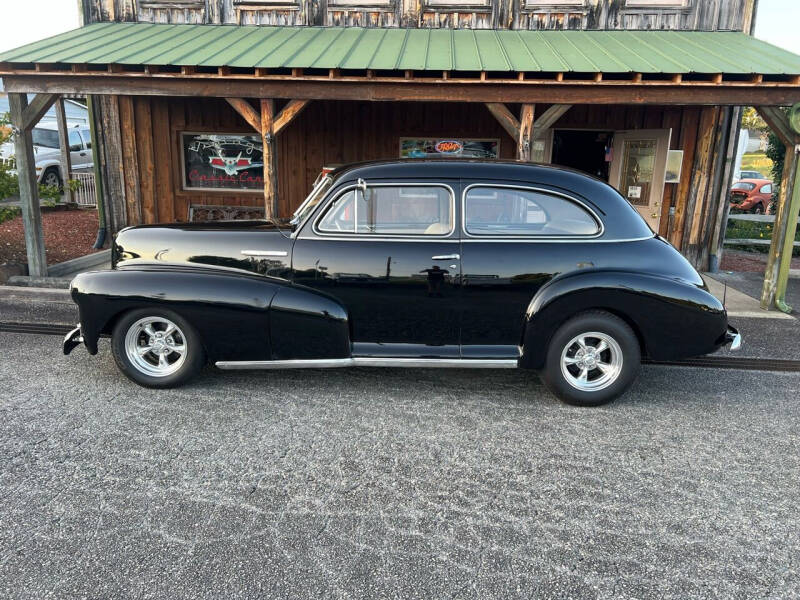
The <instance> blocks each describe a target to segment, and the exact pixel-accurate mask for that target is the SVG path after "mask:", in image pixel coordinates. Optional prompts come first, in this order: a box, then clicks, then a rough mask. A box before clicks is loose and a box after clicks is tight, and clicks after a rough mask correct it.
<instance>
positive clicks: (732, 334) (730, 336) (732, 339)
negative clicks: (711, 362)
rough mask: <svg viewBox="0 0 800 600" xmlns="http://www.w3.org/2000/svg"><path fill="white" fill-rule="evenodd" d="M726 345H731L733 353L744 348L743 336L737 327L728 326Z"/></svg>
mask: <svg viewBox="0 0 800 600" xmlns="http://www.w3.org/2000/svg"><path fill="white" fill-rule="evenodd" d="M725 340H726V342H725V345H728V344H730V345H731V352H736V351H737V350H739V348H741V347H742V334H741V333H739V330H738V329H736V328H735V327H731V326H730V325H728V333H727V334H725Z"/></svg>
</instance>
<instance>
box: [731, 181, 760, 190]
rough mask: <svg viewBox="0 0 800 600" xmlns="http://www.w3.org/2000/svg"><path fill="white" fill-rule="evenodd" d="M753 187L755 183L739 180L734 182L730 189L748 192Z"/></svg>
mask: <svg viewBox="0 0 800 600" xmlns="http://www.w3.org/2000/svg"><path fill="white" fill-rule="evenodd" d="M755 187H756V184H754V183H747V182H744V181H740V182H739V183H734V184H733V187H732V188H731V189H733V190H744V191H746V192H749V191H752V190H754V189H755Z"/></svg>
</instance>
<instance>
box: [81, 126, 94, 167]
mask: <svg viewBox="0 0 800 600" xmlns="http://www.w3.org/2000/svg"><path fill="white" fill-rule="evenodd" d="M80 131H81V137H82V138H83V148H84V150H83V152H84V154H83V155H82V156H81V158H82V159H83V163H82V164H83V166H82V167H81V168H83V169H87V170H88V169H93V168H94V154H93V153H92V132H91V131H90V130H89V129H81V130H80Z"/></svg>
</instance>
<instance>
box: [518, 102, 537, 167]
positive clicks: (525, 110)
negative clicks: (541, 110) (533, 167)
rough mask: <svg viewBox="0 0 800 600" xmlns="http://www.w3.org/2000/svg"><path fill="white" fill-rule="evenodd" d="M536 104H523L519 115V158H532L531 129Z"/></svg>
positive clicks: (528, 159)
mask: <svg viewBox="0 0 800 600" xmlns="http://www.w3.org/2000/svg"><path fill="white" fill-rule="evenodd" d="M534 109H535V105H533V104H523V105H522V109H521V110H520V115H519V137H518V138H517V160H522V161H526V162H527V161H530V160H531V130H532V129H533V113H534Z"/></svg>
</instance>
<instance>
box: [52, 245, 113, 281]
mask: <svg viewBox="0 0 800 600" xmlns="http://www.w3.org/2000/svg"><path fill="white" fill-rule="evenodd" d="M110 262H111V249H110V248H109V249H108V250H101V251H100V252H94V253H92V254H87V255H85V256H79V257H78V258H73V259H72V260H65V261H64V262H62V263H58V264H55V265H51V266H49V267H47V275H48V278H50V277H66V276H68V275H72V274H75V273H80V272H81V271H87V270H89V269H92V268H93V267H99V266H100V265H104V264H106V263H110Z"/></svg>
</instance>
